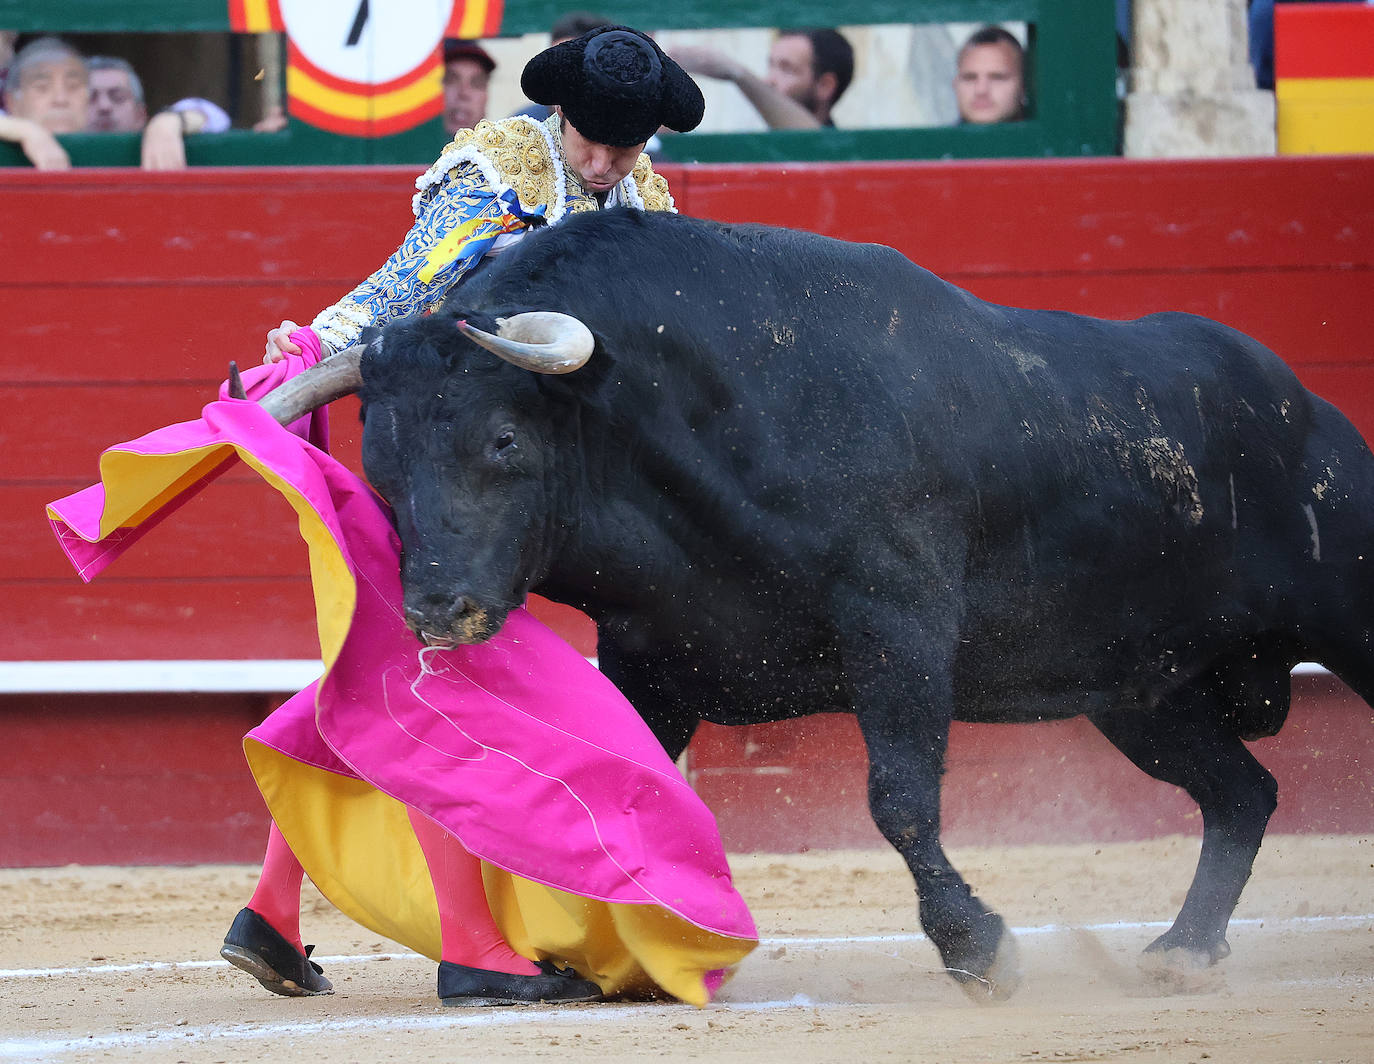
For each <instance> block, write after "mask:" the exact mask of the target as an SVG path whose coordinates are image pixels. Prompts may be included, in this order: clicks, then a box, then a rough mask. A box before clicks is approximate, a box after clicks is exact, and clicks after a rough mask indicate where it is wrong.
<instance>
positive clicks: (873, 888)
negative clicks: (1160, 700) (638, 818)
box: [0, 836, 1374, 1064]
mask: <svg viewBox="0 0 1374 1064" xmlns="http://www.w3.org/2000/svg"><path fill="white" fill-rule="evenodd" d="M1197 853H1198V842H1197V840H1196V839H1190V838H1181V837H1169V838H1164V839H1156V840H1151V841H1147V842H1139V843H1117V844H1102V845H1073V846H1026V847H1001V848H988V849H982V848H979V849H960V850H954V851H952V852H951V857H952V859H953V860H954V863H955V864H956V866H957V867H959V868H960V870H961V871H962V872H963V873H964V874H965V876H966V877H967V878H968V880H969V881H970V883H972V884H973V886H974V888H975V890H976V891H977V892H978V893H979V895H980V896H981V897H982V898H983V899H984V900H985V901H986V902H987V903H988V904H989V905H990V906H991V907H993V908H995V909H997V910H998V911H999V912H1001V913H1002V915H1003V916H1004V917H1005V918H1006V919H1007V922H1008V923H1009V924H1010V925H1012V926H1013V927H1015V928H1018V929H1019V931H1020V933H1019V937H1018V941H1019V944H1020V951H1021V960H1022V968H1023V971H1024V975H1025V980H1024V983H1023V985H1022V987H1021V989H1020V990H1019V991H1018V993H1017V994H1016V995H1015V996H1014V997H1013V998H1012V1000H1011V1001H1010V1002H1008V1003H1007V1004H1005V1005H999V1006H978V1005H975V1004H973V1003H971V1002H970V1001H969V999H968V998H967V997H965V995H964V994H963V993H962V992H961V991H960V990H959V988H958V987H957V986H956V985H955V983H954V982H953V981H952V980H951V979H950V978H949V976H948V975H947V974H945V973H944V972H943V971H941V970H940V964H939V958H938V956H937V955H936V953H935V951H934V949H933V948H932V947H931V946H930V945H929V943H928V942H926V941H925V940H924V938H923V937H921V936H920V934H919V931H920V928H919V925H918V922H917V918H916V904H915V896H914V893H913V889H912V885H911V880H910V877H909V875H908V874H907V872H906V869H905V868H904V866H903V865H902V864H901V861H900V859H899V858H898V857H897V856H896V854H894V853H892V852H890V851H886V850H883V851H829V852H821V851H818V852H811V853H805V854H794V855H766V854H762V855H735V856H732V858H731V864H732V867H733V868H734V871H735V878H736V881H737V883H738V885H739V887H740V890H741V892H742V893H743V894H744V896H745V898H746V899H747V900H748V901H749V902H750V905H751V907H752V909H753V911H754V915H755V918H756V920H757V923H758V925H759V930H760V933H761V935H762V936H763V939H764V941H763V942H762V944H761V945H760V946H759V948H758V949H757V950H756V951H755V952H754V954H753V955H752V956H750V957H749V958H748V959H747V960H746V961H745V962H744V964H743V965H741V967H740V969H739V971H738V972H736V973H735V975H734V977H733V979H732V980H731V981H730V982H729V983H728V984H727V985H726V987H725V988H724V990H723V991H722V993H721V995H720V997H719V1000H718V1001H717V1002H715V1003H714V1004H712V1005H711V1006H710V1007H708V1008H706V1009H703V1010H696V1009H691V1008H688V1007H686V1006H682V1005H677V1004H669V1003H648V1004H645V1003H638V1004H628V1003H626V1004H618V1003H609V1004H601V1005H595V1006H568V1007H564V1008H561V1009H488V1010H463V1009H444V1008H442V1007H440V1005H439V1004H438V1001H437V999H436V997H435V996H434V967H433V965H432V964H431V963H430V962H429V961H427V960H424V959H423V958H417V957H414V956H413V955H405V954H403V953H402V951H399V950H397V948H396V947H395V946H394V945H393V944H392V943H389V942H383V941H379V940H378V939H377V938H376V937H375V936H373V935H371V934H370V933H369V932H368V931H366V930H365V929H363V928H361V927H359V926H357V925H356V924H353V923H352V922H351V921H349V920H347V919H346V918H344V917H342V916H341V915H340V914H338V913H337V912H336V911H335V910H334V909H333V908H332V907H331V906H329V905H328V903H326V902H325V901H324V900H323V899H322V898H320V897H319V896H318V895H317V894H314V893H313V892H310V891H308V892H307V897H306V913H305V915H304V918H303V926H304V928H305V930H306V934H307V938H308V940H310V941H313V942H316V943H318V947H317V951H316V955H317V956H318V957H323V958H326V964H327V973H328V974H329V975H330V977H331V978H333V979H334V982H335V985H336V989H337V993H335V994H334V995H332V996H329V997H320V998H309V999H287V998H279V997H273V996H271V995H268V994H267V993H265V992H264V991H262V990H261V989H260V988H259V987H258V986H257V984H256V983H254V982H253V981H252V980H251V979H249V978H248V977H247V976H245V975H243V974H242V973H240V972H238V971H235V970H231V969H229V968H228V967H227V966H224V965H223V964H221V963H218V962H217V960H216V955H217V951H218V947H219V943H220V940H221V938H222V936H223V934H224V931H225V930H226V929H227V928H228V926H229V922H230V920H231V919H232V918H233V915H234V913H235V912H236V911H237V910H238V908H239V907H240V906H241V905H243V904H244V902H245V901H246V899H247V898H248V896H249V894H250V893H251V891H252V887H253V884H254V882H255V879H256V869H254V868H249V867H245V866H241V865H232V866H197V867H190V868H161V867H159V868H109V867H100V868H81V867H65V868H51V869H9V870H0V951H2V952H0V969H3V973H0V1061H6V1060H23V1061H30V1060H31V1061H40V1060H52V1061H70V1062H84V1061H96V1060H100V1061H109V1060H134V1059H137V1060H139V1061H140V1062H152V1064H162V1062H168V1064H170V1062H174V1061H186V1062H189V1064H202V1062H211V1061H244V1060H269V1059H270V1060H277V1059H281V1058H282V1057H283V1056H297V1055H302V1054H304V1055H306V1056H307V1057H308V1058H310V1059H328V1060H330V1061H331V1062H346V1061H369V1062H372V1061H377V1062H383V1061H421V1060H424V1061H428V1060H433V1059H439V1060H458V1059H463V1060H473V1059H482V1060H484V1061H486V1062H501V1061H508V1060H528V1059H545V1058H547V1059H551V1060H553V1059H557V1060H560V1061H568V1060H584V1059H585V1060H593V1059H596V1060H602V1059H608V1058H609V1059H638V1058H644V1057H649V1056H653V1057H658V1058H666V1059H669V1060H693V1059H708V1058H709V1059H711V1060H725V1061H731V1060H740V1061H743V1060H748V1061H750V1062H758V1064H774V1062H777V1064H784V1062H785V1064H796V1062H798V1061H802V1060H805V1061H843V1062H846V1064H849V1062H851V1061H858V1060H870V1059H874V1058H881V1059H891V1060H930V1061H941V1062H949V1061H988V1060H994V1061H995V1060H1005V1061H1045V1060H1051V1061H1052V1060H1079V1061H1086V1060H1135V1059H1157V1060H1179V1061H1199V1062H1201V1061H1245V1062H1247V1064H1277V1062H1280V1061H1282V1062H1292V1061H1318V1060H1322V1061H1366V1062H1367V1061H1369V1060H1371V1059H1374V1055H1371V1049H1370V1046H1371V1045H1374V1041H1372V1040H1374V918H1371V914H1374V839H1369V838H1364V837H1359V836H1322V837H1298V836H1276V837H1273V838H1270V839H1269V840H1267V841H1266V843H1265V845H1264V848H1263V849H1262V850H1261V853H1260V856H1259V860H1258V861H1257V862H1256V866H1255V874H1254V877H1253V878H1252V880H1251V882H1250V884H1249V886H1248V887H1247V888H1246V892H1245V895H1244V896H1243V898H1242V900H1241V905H1240V908H1239V910H1238V911H1237V914H1236V920H1235V921H1233V924H1232V929H1231V932H1230V934H1229V940H1230V942H1231V945H1232V947H1233V950H1234V952H1233V954H1232V956H1231V957H1230V958H1229V959H1228V960H1227V961H1225V962H1224V963H1223V964H1222V965H1220V966H1218V968H1216V969H1214V970H1211V971H1209V972H1206V973H1200V974H1199V976H1198V978H1197V979H1195V980H1193V981H1192V982H1191V983H1190V984H1188V985H1187V986H1186V987H1185V988H1184V991H1183V992H1179V990H1178V988H1177V987H1173V988H1169V992H1166V988H1163V987H1161V986H1160V985H1159V984H1158V983H1156V982H1154V981H1153V980H1151V979H1150V978H1149V977H1147V976H1146V975H1145V974H1143V973H1142V972H1141V971H1140V969H1139V968H1138V967H1137V965H1136V958H1137V956H1138V954H1139V951H1140V950H1141V949H1142V948H1143V947H1144V946H1145V945H1146V944H1148V942H1149V941H1150V940H1151V939H1153V938H1154V937H1155V936H1156V935H1157V934H1159V933H1160V932H1161V931H1162V930H1163V927H1164V926H1167V922H1168V921H1170V920H1171V919H1172V918H1173V916H1174V914H1175V913H1176V911H1177V909H1178V907H1179V905H1180V904H1181V903H1182V900H1183V895H1184V892H1185V891H1186V889H1187V886H1188V883H1189V880H1190V879H1191V876H1192V872H1193V868H1194V865H1195V863H1196V860H1197ZM160 962H167V963H160Z"/></svg>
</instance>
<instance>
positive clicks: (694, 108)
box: [520, 26, 706, 148]
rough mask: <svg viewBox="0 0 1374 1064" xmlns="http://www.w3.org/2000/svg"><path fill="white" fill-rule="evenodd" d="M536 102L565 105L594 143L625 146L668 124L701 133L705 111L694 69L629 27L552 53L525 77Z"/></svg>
mask: <svg viewBox="0 0 1374 1064" xmlns="http://www.w3.org/2000/svg"><path fill="white" fill-rule="evenodd" d="M520 88H521V89H523V90H524V92H525V95H526V96H528V97H529V98H530V99H531V100H533V101H534V102H535V103H542V104H547V105H548V106H554V105H558V106H560V107H562V108H563V114H564V116H565V117H566V118H567V119H568V121H569V122H571V123H572V126H573V128H574V129H576V130H577V131H578V132H579V133H581V134H582V135H583V136H584V137H586V138H587V139H588V140H592V141H596V142H597V143H598V144H610V145H612V146H613V147H617V148H626V147H629V146H630V145H632V144H643V143H644V142H645V141H646V140H648V139H649V138H650V137H652V136H653V135H654V133H655V132H657V130H658V127H659V126H667V127H668V128H669V129H675V130H677V131H678V132H679V133H686V132H687V131H688V130H690V129H695V128H696V127H697V123H699V122H700V121H701V116H702V113H703V112H704V111H705V109H706V101H705V100H704V99H702V95H701V90H700V89H699V88H697V83H696V82H695V81H693V80H692V79H691V77H690V76H689V75H688V74H687V71H685V70H683V69H682V67H680V66H678V65H677V64H676V63H675V62H673V60H672V59H670V58H669V57H668V56H666V55H664V54H663V52H662V51H661V50H660V49H659V47H658V45H656V44H655V43H654V42H653V41H652V40H651V39H650V38H649V37H648V36H646V35H645V34H643V33H640V32H639V31H638V30H632V29H630V28H629V27H628V26H603V27H602V28H600V29H595V30H592V31H591V32H589V33H584V34H583V35H582V36H581V37H574V38H573V39H572V40H570V41H564V42H563V43H562V44H555V45H554V46H553V47H552V48H546V49H545V50H544V51H542V52H540V53H539V54H538V55H536V56H535V57H534V58H533V59H531V60H530V61H529V62H528V63H526V64H525V72H524V73H523V74H521V75H520Z"/></svg>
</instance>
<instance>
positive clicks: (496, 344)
mask: <svg viewBox="0 0 1374 1064" xmlns="http://www.w3.org/2000/svg"><path fill="white" fill-rule="evenodd" d="M455 324H456V325H457V326H458V330H459V332H461V333H462V334H463V335H464V336H466V337H467V338H468V339H469V340H471V341H472V342H473V343H475V344H477V345H478V346H480V347H485V348H486V349H487V350H488V351H490V352H492V354H494V355H496V356H497V357H498V358H502V359H505V360H506V361H507V362H509V363H511V365H513V366H519V367H520V368H521V369H527V370H530V371H531V372H533V373H571V372H572V371H573V370H575V369H580V368H581V367H582V366H584V365H585V364H586V362H587V359H589V358H591V357H592V349H593V348H594V347H595V346H596V339H595V338H594V337H593V336H592V331H591V330H590V329H589V328H587V326H586V325H585V324H583V322H582V321H581V320H580V319H578V318H574V317H573V316H572V315H571V314H560V313H558V312H557V311H552V310H533V311H528V312H527V313H524V314H514V315H512V316H511V317H509V318H497V319H496V333H495V335H493V334H492V333H489V332H485V331H483V330H482V329H479V328H477V327H476V326H474V325H469V324H468V323H467V322H466V321H465V320H462V319H460V320H458V321H457V322H455Z"/></svg>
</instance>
